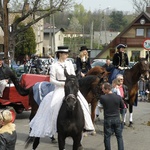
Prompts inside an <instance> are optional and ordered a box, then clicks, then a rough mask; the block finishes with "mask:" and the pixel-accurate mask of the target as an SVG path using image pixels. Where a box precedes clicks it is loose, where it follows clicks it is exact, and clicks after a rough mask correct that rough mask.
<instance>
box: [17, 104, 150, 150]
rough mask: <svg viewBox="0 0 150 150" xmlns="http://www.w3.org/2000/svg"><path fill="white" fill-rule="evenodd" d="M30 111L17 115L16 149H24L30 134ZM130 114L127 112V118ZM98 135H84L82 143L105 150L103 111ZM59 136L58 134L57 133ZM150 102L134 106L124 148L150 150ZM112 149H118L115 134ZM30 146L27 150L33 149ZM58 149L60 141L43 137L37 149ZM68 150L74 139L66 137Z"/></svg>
mask: <svg viewBox="0 0 150 150" xmlns="http://www.w3.org/2000/svg"><path fill="white" fill-rule="evenodd" d="M29 114H30V113H29V112H24V113H23V114H19V115H17V119H16V121H15V123H16V127H17V128H16V130H17V134H18V139H17V143H16V149H15V150H23V149H24V145H25V140H26V138H27V136H28V131H29V125H28V122H29V121H28V117H29ZM128 118H129V116H128V114H127V120H128ZM127 124H128V122H127ZM95 128H96V132H97V134H96V135H94V136H93V135H88V136H87V137H83V139H82V145H83V147H84V149H85V150H104V143H103V138H104V136H103V112H102V113H100V116H99V118H98V119H97V120H96V122H95ZM56 136H57V135H56ZM149 139H150V103H148V102H139V103H138V106H137V107H134V113H133V127H128V126H125V128H124V131H123V140H124V147H125V148H124V150H150V140H149ZM111 147H112V150H117V141H116V137H115V136H114V135H113V136H112V138H111ZM31 149H32V147H31V146H29V147H28V148H27V149H26V150H31ZM42 149H44V150H58V143H57V144H52V143H51V142H50V139H49V138H48V137H47V138H42V139H41V143H40V145H39V147H38V148H37V150H42ZM66 150H72V139H71V138H67V139H66Z"/></svg>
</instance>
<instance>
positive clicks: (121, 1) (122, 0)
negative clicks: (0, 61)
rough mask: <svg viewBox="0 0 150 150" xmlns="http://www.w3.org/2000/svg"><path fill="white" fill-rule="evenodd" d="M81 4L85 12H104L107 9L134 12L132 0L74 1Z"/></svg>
mask: <svg viewBox="0 0 150 150" xmlns="http://www.w3.org/2000/svg"><path fill="white" fill-rule="evenodd" d="M74 1H75V2H76V3H78V4H80V3H81V4H82V5H83V6H84V8H85V9H86V10H91V11H94V10H98V9H101V10H104V9H105V8H107V7H110V9H116V10H118V11H129V12H134V10H133V4H132V0H74Z"/></svg>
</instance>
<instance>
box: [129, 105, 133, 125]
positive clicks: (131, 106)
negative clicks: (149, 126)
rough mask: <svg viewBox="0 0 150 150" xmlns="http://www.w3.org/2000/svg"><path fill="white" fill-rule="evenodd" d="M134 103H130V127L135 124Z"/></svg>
mask: <svg viewBox="0 0 150 150" xmlns="http://www.w3.org/2000/svg"><path fill="white" fill-rule="evenodd" d="M132 112H133V105H131V104H129V127H132V125H133V113H132Z"/></svg>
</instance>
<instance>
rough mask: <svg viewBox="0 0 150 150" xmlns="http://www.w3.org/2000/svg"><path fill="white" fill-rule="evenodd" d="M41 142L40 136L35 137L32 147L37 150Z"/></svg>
mask: <svg viewBox="0 0 150 150" xmlns="http://www.w3.org/2000/svg"><path fill="white" fill-rule="evenodd" d="M39 143H40V138H39V137H35V138H34V142H33V145H32V149H33V150H36V148H37V147H38V145H39Z"/></svg>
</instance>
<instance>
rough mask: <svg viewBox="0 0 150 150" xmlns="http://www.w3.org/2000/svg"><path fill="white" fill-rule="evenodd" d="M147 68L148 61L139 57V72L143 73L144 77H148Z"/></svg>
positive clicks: (148, 65)
mask: <svg viewBox="0 0 150 150" xmlns="http://www.w3.org/2000/svg"><path fill="white" fill-rule="evenodd" d="M140 68H141V69H140ZM149 68H150V63H149V62H148V60H147V58H140V59H139V69H140V74H141V75H144V77H145V78H146V79H148V78H149Z"/></svg>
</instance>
